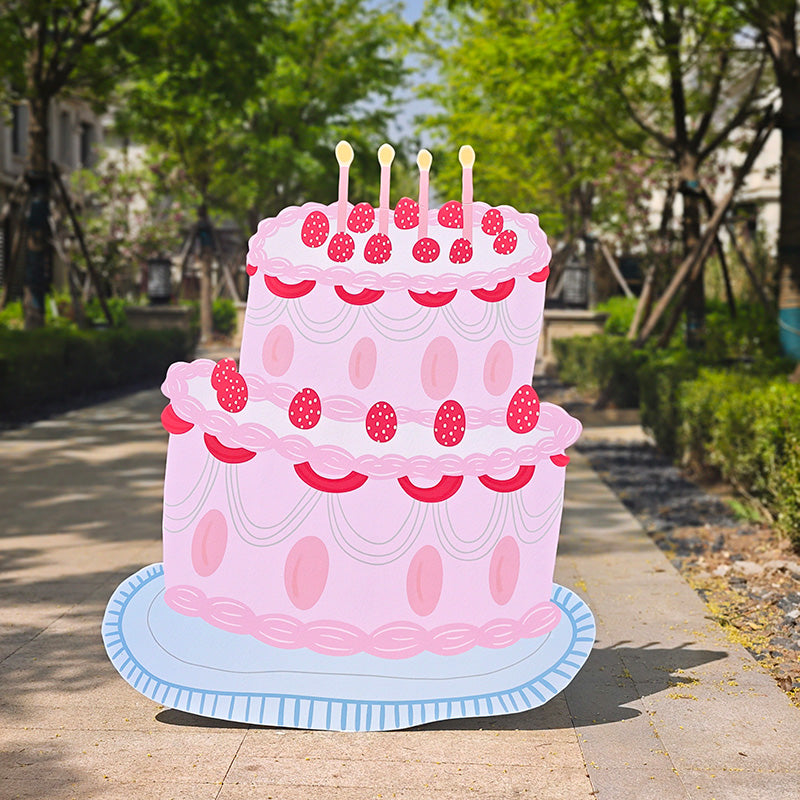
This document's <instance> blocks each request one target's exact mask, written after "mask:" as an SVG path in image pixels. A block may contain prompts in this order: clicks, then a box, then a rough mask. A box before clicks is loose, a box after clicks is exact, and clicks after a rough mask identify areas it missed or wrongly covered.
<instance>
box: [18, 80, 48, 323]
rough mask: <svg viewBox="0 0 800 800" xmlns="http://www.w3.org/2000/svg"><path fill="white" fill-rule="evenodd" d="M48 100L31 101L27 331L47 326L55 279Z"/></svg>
mask: <svg viewBox="0 0 800 800" xmlns="http://www.w3.org/2000/svg"><path fill="white" fill-rule="evenodd" d="M49 106H50V102H49V98H48V97H45V96H42V95H41V94H37V95H36V96H34V97H32V98H31V100H30V117H29V118H30V123H29V125H30V127H29V129H28V153H29V159H30V160H29V170H28V174H27V181H28V192H29V195H28V196H29V200H28V209H27V239H26V243H25V282H24V289H23V307H24V313H25V328H26V329H28V330H30V329H32V328H41V327H42V326H43V325H44V302H45V295H46V294H47V292H48V290H49V289H50V282H51V280H52V259H53V255H52V247H51V243H50V231H49V225H48V219H49V216H50V174H49V169H48V159H47V156H48V141H49V132H50V131H49V124H48V117H47V114H48V109H49Z"/></svg>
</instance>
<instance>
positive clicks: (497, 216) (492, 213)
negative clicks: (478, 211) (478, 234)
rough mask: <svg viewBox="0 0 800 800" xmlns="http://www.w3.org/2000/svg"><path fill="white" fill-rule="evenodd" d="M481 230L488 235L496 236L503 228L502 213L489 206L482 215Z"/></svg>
mask: <svg viewBox="0 0 800 800" xmlns="http://www.w3.org/2000/svg"><path fill="white" fill-rule="evenodd" d="M481 230H482V231H483V232H484V233H488V234H489V236H496V235H497V234H498V233H500V231H501V230H503V215H502V214H501V213H500V212H499V211H498V210H497V209H496V208H490V209H489V210H488V211H487V212H486V213H485V214H484V215H483V219H482V220H481Z"/></svg>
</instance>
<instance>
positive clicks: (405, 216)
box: [394, 197, 419, 231]
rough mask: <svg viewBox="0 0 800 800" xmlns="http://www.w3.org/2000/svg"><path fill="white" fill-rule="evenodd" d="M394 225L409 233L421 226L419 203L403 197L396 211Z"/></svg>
mask: <svg viewBox="0 0 800 800" xmlns="http://www.w3.org/2000/svg"><path fill="white" fill-rule="evenodd" d="M394 224H395V226H396V227H398V228H400V230H401V231H408V230H411V228H416V227H417V225H419V203H418V202H417V201H416V200H412V199H411V198H410V197H401V198H400V199H399V200H398V201H397V205H396V206H395V209H394Z"/></svg>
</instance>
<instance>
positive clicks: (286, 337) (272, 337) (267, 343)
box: [261, 325, 294, 376]
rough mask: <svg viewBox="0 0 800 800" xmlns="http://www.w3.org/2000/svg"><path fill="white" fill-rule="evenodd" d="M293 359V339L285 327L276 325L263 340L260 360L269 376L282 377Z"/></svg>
mask: <svg viewBox="0 0 800 800" xmlns="http://www.w3.org/2000/svg"><path fill="white" fill-rule="evenodd" d="M293 358H294V337H293V336H292V332H291V331H290V330H289V329H288V328H287V327H286V326H285V325H276V326H275V327H274V328H273V329H272V330H271V331H270V332H269V334H268V335H267V338H266V339H265V340H264V347H263V348H262V349H261V360H262V362H263V363H264V369H265V370H266V371H267V372H268V373H269V374H270V375H275V376H279V375H284V374H285V373H286V370H288V369H289V367H290V366H291V364H292V359H293Z"/></svg>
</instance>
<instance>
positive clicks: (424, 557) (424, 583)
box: [406, 544, 444, 617]
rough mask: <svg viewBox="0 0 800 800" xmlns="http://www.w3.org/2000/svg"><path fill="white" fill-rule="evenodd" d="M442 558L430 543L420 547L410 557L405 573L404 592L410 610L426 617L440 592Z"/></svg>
mask: <svg viewBox="0 0 800 800" xmlns="http://www.w3.org/2000/svg"><path fill="white" fill-rule="evenodd" d="M443 574H444V570H443V569H442V558H441V556H440V555H439V552H438V551H437V550H436V548H435V547H433V546H432V545H429V544H427V545H425V547H422V548H420V549H419V550H418V551H417V553H416V554H415V555H414V558H412V559H411V564H409V567H408V574H407V575H406V593H407V594H408V604H409V605H410V606H411V610H412V611H413V612H414V613H415V614H418V615H419V616H420V617H427V616H428V614H430V613H431V612H433V610H434V609H435V608H436V606H437V604H438V602H439V597H440V596H441V594H442V576H443Z"/></svg>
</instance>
